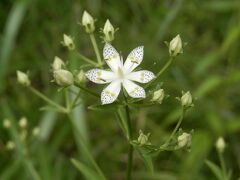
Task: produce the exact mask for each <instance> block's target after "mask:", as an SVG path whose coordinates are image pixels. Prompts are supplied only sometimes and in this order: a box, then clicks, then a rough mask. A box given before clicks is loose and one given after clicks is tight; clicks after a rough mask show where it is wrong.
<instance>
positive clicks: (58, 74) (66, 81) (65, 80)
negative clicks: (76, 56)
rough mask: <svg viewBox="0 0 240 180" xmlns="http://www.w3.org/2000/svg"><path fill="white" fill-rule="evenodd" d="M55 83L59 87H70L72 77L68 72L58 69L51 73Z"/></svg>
mask: <svg viewBox="0 0 240 180" xmlns="http://www.w3.org/2000/svg"><path fill="white" fill-rule="evenodd" d="M53 75H54V79H55V81H56V83H57V84H58V85H60V86H64V87H65V86H70V85H72V84H73V75H72V73H71V72H70V71H67V70H64V69H59V70H56V71H54V72H53Z"/></svg>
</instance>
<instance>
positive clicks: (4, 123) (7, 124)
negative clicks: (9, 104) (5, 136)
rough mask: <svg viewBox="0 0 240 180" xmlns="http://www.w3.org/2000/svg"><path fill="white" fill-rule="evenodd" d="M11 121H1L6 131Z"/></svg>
mask: <svg viewBox="0 0 240 180" xmlns="http://www.w3.org/2000/svg"><path fill="white" fill-rule="evenodd" d="M11 125H12V124H11V121H10V120H9V119H4V120H3V127H4V128H6V129H9V128H10V127H11Z"/></svg>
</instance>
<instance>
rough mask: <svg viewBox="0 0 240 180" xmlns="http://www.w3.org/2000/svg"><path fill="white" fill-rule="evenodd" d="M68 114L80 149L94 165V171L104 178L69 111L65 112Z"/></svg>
mask: <svg viewBox="0 0 240 180" xmlns="http://www.w3.org/2000/svg"><path fill="white" fill-rule="evenodd" d="M67 115H68V118H69V120H70V121H71V123H72V126H73V128H74V130H75V132H76V133H77V135H78V138H79V142H80V144H81V147H82V150H83V151H84V152H85V154H86V156H87V158H88V159H89V161H90V162H91V164H92V165H93V166H94V168H95V169H96V171H97V172H98V174H99V175H100V176H101V177H102V179H104V180H106V177H105V176H104V174H103V172H102V170H101V169H100V167H99V166H98V164H97V163H96V161H95V160H94V158H93V156H92V154H91V152H90V150H89V148H88V146H87V143H86V142H85V140H84V138H83V136H82V134H81V133H80V132H79V130H78V129H77V126H76V125H75V121H74V120H73V117H72V115H71V114H70V113H68V114H67Z"/></svg>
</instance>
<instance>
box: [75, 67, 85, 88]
mask: <svg viewBox="0 0 240 180" xmlns="http://www.w3.org/2000/svg"><path fill="white" fill-rule="evenodd" d="M75 80H76V83H77V84H79V85H80V84H85V83H86V76H85V73H84V71H83V70H81V71H79V73H78V74H77V75H76V78H75Z"/></svg>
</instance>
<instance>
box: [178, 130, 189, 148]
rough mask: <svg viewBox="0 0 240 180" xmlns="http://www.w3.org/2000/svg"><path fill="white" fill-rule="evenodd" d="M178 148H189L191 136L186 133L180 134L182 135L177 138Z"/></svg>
mask: <svg viewBox="0 0 240 180" xmlns="http://www.w3.org/2000/svg"><path fill="white" fill-rule="evenodd" d="M177 140H178V147H180V148H183V147H190V146H191V144H192V135H191V134H188V133H185V132H184V133H182V135H180V136H178V138H177Z"/></svg>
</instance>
